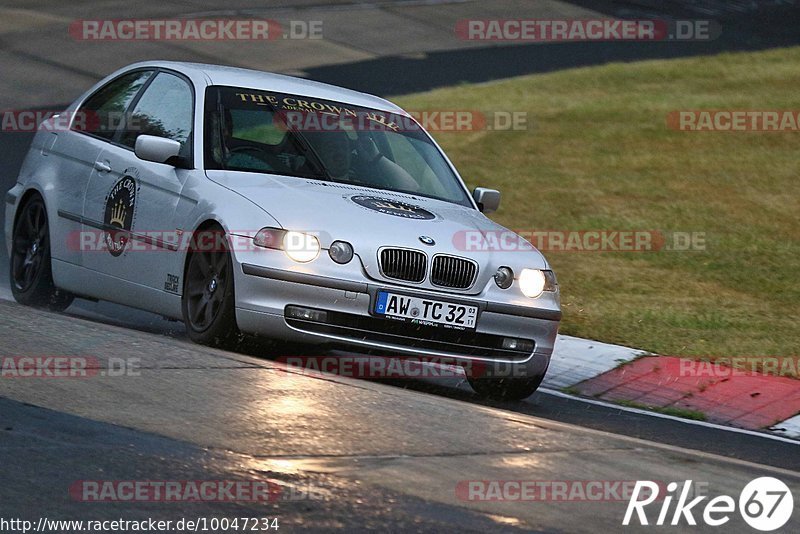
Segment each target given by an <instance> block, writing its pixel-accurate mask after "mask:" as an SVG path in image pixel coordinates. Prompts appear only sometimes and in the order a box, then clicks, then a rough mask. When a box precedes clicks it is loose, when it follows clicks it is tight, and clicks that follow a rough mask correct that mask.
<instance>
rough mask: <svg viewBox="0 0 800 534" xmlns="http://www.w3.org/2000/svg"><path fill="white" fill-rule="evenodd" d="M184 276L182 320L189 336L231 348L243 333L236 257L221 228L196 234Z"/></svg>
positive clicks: (214, 345)
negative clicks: (237, 306) (238, 313)
mask: <svg viewBox="0 0 800 534" xmlns="http://www.w3.org/2000/svg"><path fill="white" fill-rule="evenodd" d="M183 280H184V283H183V297H182V299H181V300H182V308H183V322H184V324H185V325H186V332H187V333H188V335H189V339H191V340H192V341H194V342H195V343H199V344H201V345H209V346H212V347H219V348H231V347H232V346H233V345H234V344H235V343H236V342H238V340H239V338H240V334H239V329H238V327H237V326H236V310H235V293H234V285H233V261H232V260H231V255H230V251H229V249H228V245H227V240H226V239H225V233H224V232H223V230H222V229H221V228H212V229H209V230H204V231H201V232H198V233H196V234H195V236H194V238H193V239H192V246H191V248H190V250H189V256H188V258H187V261H186V271H185V276H184V279H183Z"/></svg>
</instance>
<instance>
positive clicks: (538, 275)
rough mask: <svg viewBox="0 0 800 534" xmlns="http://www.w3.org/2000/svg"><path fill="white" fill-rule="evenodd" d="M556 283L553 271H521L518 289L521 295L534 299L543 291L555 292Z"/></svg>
mask: <svg viewBox="0 0 800 534" xmlns="http://www.w3.org/2000/svg"><path fill="white" fill-rule="evenodd" d="M557 285H558V282H556V275H555V274H554V273H553V271H541V270H539V269H522V272H521V273H519V288H520V290H521V291H522V294H523V295H525V296H526V297H529V298H532V299H534V298H536V297H538V296H539V295H541V294H542V293H543V292H544V291H555V290H556V287H557Z"/></svg>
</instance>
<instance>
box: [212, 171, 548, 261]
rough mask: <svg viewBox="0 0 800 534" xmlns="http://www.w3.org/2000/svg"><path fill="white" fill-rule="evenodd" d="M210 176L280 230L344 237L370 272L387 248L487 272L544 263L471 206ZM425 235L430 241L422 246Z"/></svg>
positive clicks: (247, 176) (279, 179) (248, 176)
mask: <svg viewBox="0 0 800 534" xmlns="http://www.w3.org/2000/svg"><path fill="white" fill-rule="evenodd" d="M208 175H209V178H211V179H212V180H214V181H215V182H217V183H219V184H220V185H223V186H224V187H226V188H228V189H231V190H233V191H235V192H236V193H238V194H239V195H241V196H243V197H245V198H247V199H248V200H250V201H251V202H253V203H255V204H256V205H258V206H259V207H261V208H262V209H263V210H264V211H266V212H267V213H268V214H269V215H271V216H272V217H273V218H274V219H275V220H276V221H278V222H279V223H280V225H281V226H282V227H283V228H285V229H288V230H298V231H305V232H310V233H314V234H315V235H318V236H319V239H320V242H321V244H322V247H323V248H327V247H328V246H329V245H330V243H331V242H332V241H335V240H344V241H348V242H350V243H351V244H352V245H353V247H354V249H355V251H356V253H357V254H358V255H359V257H360V258H361V260H362V263H363V264H364V268H365V269H366V270H367V272H368V273H369V274H370V275H376V274H377V265H376V263H377V261H376V258H377V251H378V249H379V248H381V247H385V246H395V247H405V248H413V249H417V250H422V251H424V252H426V253H427V254H428V256H433V255H434V254H439V253H443V254H453V255H457V256H462V257H468V258H471V259H474V260H475V261H477V262H478V263H479V265H480V271H482V272H484V273H486V272H490V273H491V274H493V273H494V271H496V269H497V267H499V266H501V265H508V264H509V263H511V262H512V260H523V258H522V257H523V256H524V260H523V261H524V264H525V266H527V267H529V268H538V269H546V268H548V267H547V262H546V260H545V259H544V257H543V256H542V255H541V254H540V253H539V251H537V250H536V249H535V248H533V247H532V246H531V245H530V244H529V243H528V242H527V241H525V240H524V239H522V238H521V237H519V236H517V235H516V234H513V233H511V232H509V231H508V230H507V229H506V228H504V227H503V226H500V225H499V224H497V223H495V222H493V221H491V220H490V219H488V218H486V217H485V216H484V215H483V214H482V213H480V212H479V211H477V210H475V209H473V208H471V207H466V206H459V205H457V204H453V203H450V202H444V201H440V200H435V199H431V198H426V197H421V196H415V195H410V194H403V193H394V192H391V191H384V190H378V189H372V188H367V187H359V186H353V185H348V184H340V183H332V182H324V181H320V180H311V179H306V178H296V177H284V176H273V175H262V174H253V173H243V172H234V171H209V172H208ZM254 230H258V229H257V228H254ZM421 238H422V239H421ZM425 238H430V239H432V240H433V241H434V244H433V245H428V244H425V243H424V241H427V239H425ZM501 241H502V244H499V243H500V242H501ZM509 251H514V252H517V254H511V253H510V252H509ZM520 252H522V254H519V253H520ZM509 256H510V258H509ZM513 263H518V261H513Z"/></svg>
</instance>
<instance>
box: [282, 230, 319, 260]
mask: <svg viewBox="0 0 800 534" xmlns="http://www.w3.org/2000/svg"><path fill="white" fill-rule="evenodd" d="M283 251H284V252H286V255H287V256H289V257H290V258H292V259H293V260H294V261H296V262H300V263H306V262H309V261H311V260H313V259H314V258H316V257H317V256H318V255H319V240H318V239H317V238H316V237H315V236H313V235H311V234H304V233H303V232H294V231H291V230H290V231H288V232H286V234H285V235H284V236H283Z"/></svg>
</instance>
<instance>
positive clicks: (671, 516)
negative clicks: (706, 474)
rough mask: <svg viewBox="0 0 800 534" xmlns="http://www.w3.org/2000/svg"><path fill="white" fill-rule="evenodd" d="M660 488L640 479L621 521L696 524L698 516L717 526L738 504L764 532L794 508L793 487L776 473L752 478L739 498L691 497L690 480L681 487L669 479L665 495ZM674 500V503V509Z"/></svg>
mask: <svg viewBox="0 0 800 534" xmlns="http://www.w3.org/2000/svg"><path fill="white" fill-rule="evenodd" d="M662 487H663V486H662ZM658 490H659V484H657V483H655V482H652V481H649V480H644V481H642V480H639V481H637V482H636V486H635V487H634V488H633V494H632V495H631V499H630V501H629V502H628V508H627V509H626V510H625V518H624V519H623V520H622V524H623V525H626V526H627V525H630V524H631V520H632V519H634V517H635V518H636V519H635V520H638V522H639V524H640V525H651V524H652V525H657V526H663V525H692V526H694V525H697V523H698V522H697V519H701V520H702V522H703V523H704V524H706V525H708V526H712V527H718V526H721V525H724V524H725V523H727V522H728V521H730V520H731V516H735V512H736V509H737V505H738V511H739V514H740V515H741V516H742V519H744V521H745V522H746V523H747V524H748V525H750V526H751V527H752V528H754V529H756V530H760V531H762V532H770V531H773V530H777V529H779V528H781V527H782V526H784V525H785V524H786V523H787V522H788V521H789V519H790V518H791V517H792V512H793V511H794V498H793V497H792V492H791V490H790V489H789V487H788V486H787V485H786V484H784V483H783V482H781V481H780V480H778V479H777V478H773V477H761V478H757V479H755V480H752V481H750V482H749V483H748V484H747V485H746V486H745V487H744V489H743V490H742V492H741V493H740V494H739V499H738V502H737V500H735V499H734V498H733V497H730V496H728V495H720V496H717V497H714V498H713V499H710V500H708V501H707V502H705V503H703V501H705V500H706V499H707V498H708V497H707V496H706V495H702V496H699V497H694V498H691V496H692V494H693V491H692V481H691V480H687V481H685V482H684V483H683V486H682V487H680V489H679V485H678V483H677V482H670V483H669V484H667V492H666V495H663V494H660V492H659V491H658ZM690 499H691V500H690ZM656 501H660V504H661V506H660V508H659V507H658V505H656V506H654V507H652V508H651V509H650V510H649V511H650V512H651V515H650V516H649V517H648V515H647V511H645V508H646V507H647V506H649V505H650V504H653V503H655V502H656ZM673 501H674V502H675V507H674V509H672V510H671V508H672V503H673ZM701 503H703V504H701ZM656 510H657V511H658V516H657V517H655V518H654V517H653V514H652V512H655V511H656ZM634 514H635V516H634ZM695 514H696V515H697V516H698V517H695ZM654 519H655V521H654ZM635 520H634V524H635Z"/></svg>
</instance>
